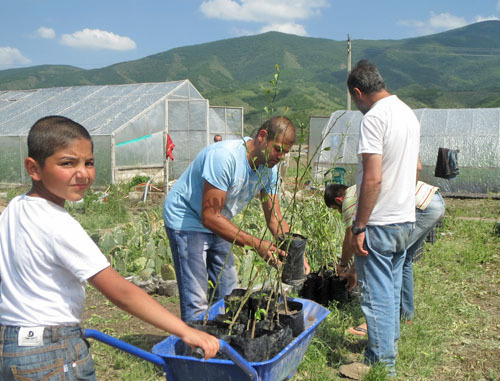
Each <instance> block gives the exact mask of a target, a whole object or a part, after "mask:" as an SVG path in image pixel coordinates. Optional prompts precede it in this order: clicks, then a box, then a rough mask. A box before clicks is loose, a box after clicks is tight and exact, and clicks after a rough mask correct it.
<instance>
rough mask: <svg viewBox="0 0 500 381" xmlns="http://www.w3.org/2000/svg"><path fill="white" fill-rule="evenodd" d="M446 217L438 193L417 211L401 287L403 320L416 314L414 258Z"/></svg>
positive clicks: (441, 199) (409, 318) (441, 198)
mask: <svg viewBox="0 0 500 381" xmlns="http://www.w3.org/2000/svg"><path fill="white" fill-rule="evenodd" d="M443 216H444V200H443V197H441V195H440V194H439V192H436V193H435V194H434V196H433V197H432V199H431V202H430V203H429V205H427V208H425V209H424V210H421V209H416V223H415V229H414V230H413V231H412V232H411V235H410V240H409V242H408V245H409V247H408V249H406V258H405V261H404V264H403V284H402V286H401V318H402V319H405V320H412V319H413V315H414V313H415V303H414V298H413V256H414V254H415V252H416V251H417V249H418V248H419V246H420V245H421V244H422V242H423V241H424V239H425V237H427V234H429V232H430V231H431V229H432V228H433V227H434V226H435V225H436V224H437V223H438V221H439V220H440V219H441V218H442V217H443Z"/></svg>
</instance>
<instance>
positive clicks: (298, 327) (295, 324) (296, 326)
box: [279, 300, 304, 337]
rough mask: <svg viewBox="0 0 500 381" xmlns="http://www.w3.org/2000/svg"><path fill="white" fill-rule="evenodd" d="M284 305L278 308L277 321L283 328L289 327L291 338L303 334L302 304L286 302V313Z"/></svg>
mask: <svg viewBox="0 0 500 381" xmlns="http://www.w3.org/2000/svg"><path fill="white" fill-rule="evenodd" d="M284 306H285V305H284V303H283V304H282V305H280V307H279V321H280V324H282V325H284V326H285V327H290V329H291V330H292V334H293V337H297V336H299V335H300V334H301V333H302V332H304V311H303V310H302V303H299V302H294V301H291V300H287V307H288V313H287V312H286V311H285V307H284Z"/></svg>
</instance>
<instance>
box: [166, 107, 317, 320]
mask: <svg viewBox="0 0 500 381" xmlns="http://www.w3.org/2000/svg"><path fill="white" fill-rule="evenodd" d="M294 141H295V128H294V126H293V124H292V122H291V121H290V120H289V119H288V118H286V117H284V116H277V117H274V118H271V119H269V120H267V121H266V122H264V124H263V125H262V126H261V127H260V128H259V131H258V133H257V136H256V138H255V139H251V138H249V137H246V138H244V139H241V140H227V141H222V142H219V143H217V144H212V145H209V146H208V147H206V148H204V149H203V150H202V151H200V153H199V154H198V155H197V156H196V158H195V159H194V160H193V162H192V163H191V164H190V165H189V167H188V168H187V169H186V170H185V172H184V173H183V174H182V175H181V177H180V178H179V179H178V180H177V182H176V183H175V185H174V186H173V188H172V189H171V190H170V192H169V193H168V194H167V197H166V199H165V203H164V207H163V219H164V221H165V227H166V230H167V235H168V239H169V243H170V247H171V249H172V256H173V259H174V267H175V272H176V275H177V285H178V288H179V297H180V304H181V316H182V319H183V320H185V321H189V320H195V319H196V318H197V316H199V314H200V313H202V312H204V311H205V310H206V309H207V307H208V300H207V288H208V281H209V280H210V281H211V282H212V283H213V284H214V285H215V284H217V279H218V276H219V274H220V272H221V270H222V268H223V267H224V271H223V273H222V276H221V279H220V281H219V283H218V285H217V288H216V291H215V295H214V300H215V301H216V300H218V299H220V298H222V297H224V295H227V294H229V293H231V291H232V290H233V289H234V288H235V287H236V286H237V276H236V270H235V267H234V258H233V254H232V252H231V246H232V244H233V243H234V244H236V245H239V246H251V247H253V248H255V249H256V250H257V252H258V253H259V255H260V256H261V257H262V258H263V259H264V260H266V261H268V262H269V263H270V264H271V265H273V264H275V261H277V260H278V259H277V258H278V257H277V256H276V254H280V255H284V253H283V252H281V250H279V249H278V248H277V247H276V246H275V245H274V244H272V242H270V241H266V240H261V239H260V238H257V237H254V236H252V235H250V234H249V233H247V232H245V231H242V230H240V229H239V228H238V227H237V226H236V225H235V224H234V223H232V222H231V219H232V218H233V217H234V216H235V215H236V214H238V213H239V212H240V211H241V210H242V209H243V208H244V207H245V206H246V204H247V203H248V202H249V201H250V200H251V199H252V198H253V197H255V196H257V195H258V196H259V197H260V199H261V202H262V207H263V210H264V215H265V217H266V222H267V225H268V227H269V230H270V231H271V233H272V234H273V235H274V236H277V235H279V234H283V233H287V232H288V231H289V226H288V224H287V223H286V221H285V220H284V219H283V217H282V215H281V211H280V206H279V201H278V197H277V194H276V193H277V188H278V171H277V167H276V164H278V163H279V162H280V161H281V160H282V159H283V158H284V156H285V154H286V153H287V152H288V151H289V150H290V148H291V146H292V145H293V144H294ZM228 255H229V257H227V256H228ZM226 257H227V261H226ZM224 263H225V265H224ZM304 265H305V266H306V272H307V271H308V270H309V269H308V266H307V261H304ZM207 274H208V277H207Z"/></svg>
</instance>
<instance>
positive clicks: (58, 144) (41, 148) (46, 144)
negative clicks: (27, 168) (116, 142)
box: [28, 115, 94, 167]
mask: <svg viewBox="0 0 500 381" xmlns="http://www.w3.org/2000/svg"><path fill="white" fill-rule="evenodd" d="M77 139H87V140H89V141H90V142H91V143H92V138H91V137H90V134H89V132H88V131H87V130H86V129H85V127H83V126H82V125H80V124H78V123H77V122H75V121H73V120H71V119H69V118H66V117H65V116H58V115H51V116H46V117H43V118H41V119H39V120H37V121H36V122H35V124H33V126H32V127H31V129H30V132H29V133H28V156H29V157H31V158H33V159H35V160H36V161H37V162H38V164H40V165H41V166H42V167H43V166H44V165H45V160H46V159H47V158H48V157H49V156H52V155H53V154H54V153H55V152H56V151H57V150H59V149H61V148H66V147H68V146H69V145H71V143H72V142H73V141H74V140H77ZM93 149H94V145H93V143H92V150H93Z"/></svg>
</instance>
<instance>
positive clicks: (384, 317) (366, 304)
mask: <svg viewBox="0 0 500 381" xmlns="http://www.w3.org/2000/svg"><path fill="white" fill-rule="evenodd" d="M413 226H414V224H413V223H401V224H391V225H383V226H371V225H368V226H367V227H366V240H365V244H366V248H367V250H368V255H367V256H359V255H356V256H355V266H356V273H357V276H358V283H359V285H360V287H361V296H362V300H361V309H362V310H363V313H364V315H365V318H366V323H367V325H368V332H369V334H368V347H367V348H366V351H365V362H366V363H368V364H372V363H375V362H379V361H380V362H383V363H386V364H387V366H388V368H389V371H390V373H391V374H392V375H395V372H396V370H395V365H396V348H395V341H397V340H398V339H399V302H400V300H399V299H400V295H401V279H402V269H403V262H404V259H405V255H406V247H407V243H408V238H409V236H410V233H411V230H412V229H413Z"/></svg>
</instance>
